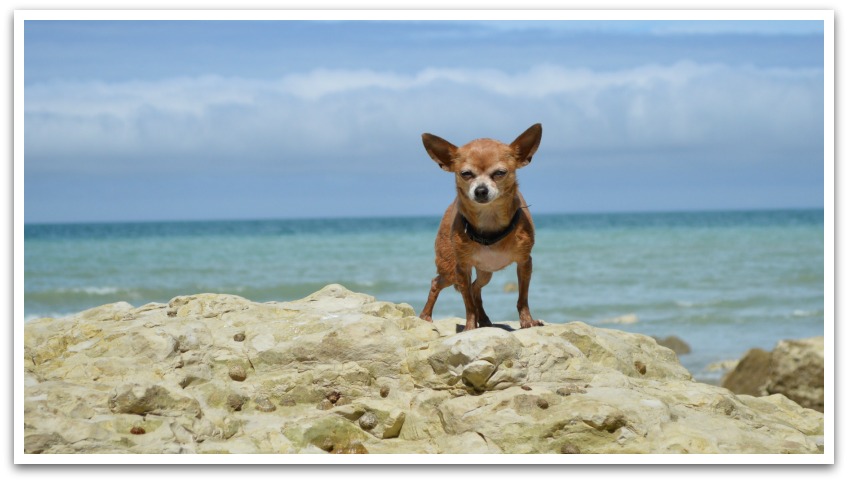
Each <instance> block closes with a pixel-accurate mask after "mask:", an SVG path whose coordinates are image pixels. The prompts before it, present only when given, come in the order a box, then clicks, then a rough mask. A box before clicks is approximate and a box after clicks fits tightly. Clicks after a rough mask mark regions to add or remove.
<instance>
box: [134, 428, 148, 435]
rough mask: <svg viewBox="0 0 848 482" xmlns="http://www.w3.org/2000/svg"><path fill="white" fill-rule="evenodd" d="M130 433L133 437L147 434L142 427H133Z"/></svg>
mask: <svg viewBox="0 0 848 482" xmlns="http://www.w3.org/2000/svg"><path fill="white" fill-rule="evenodd" d="M130 433H131V434H133V435H144V434H145V433H147V432H146V431H145V430H144V429H143V428H142V427H133V428H131V429H130Z"/></svg>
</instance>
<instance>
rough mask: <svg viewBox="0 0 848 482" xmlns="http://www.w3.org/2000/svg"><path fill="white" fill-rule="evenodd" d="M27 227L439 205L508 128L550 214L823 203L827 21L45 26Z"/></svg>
mask: <svg viewBox="0 0 848 482" xmlns="http://www.w3.org/2000/svg"><path fill="white" fill-rule="evenodd" d="M24 82H25V92H24V96H25V116H24V123H25V124H24V128H25V141H24V147H25V161H24V165H25V186H24V187H25V222H28V223H32V222H76V221H129V220H183V219H254V218H291V217H344V216H393V215H438V214H441V213H442V212H443V210H444V208H445V207H446V206H447V204H448V203H449V202H450V201H451V199H452V198H453V196H454V189H453V186H452V183H453V179H452V177H451V176H450V175H449V174H446V173H444V172H442V171H441V170H440V169H438V167H437V166H436V164H435V163H433V161H431V160H430V159H429V157H428V156H427V155H426V153H425V152H424V149H423V148H422V146H421V140H420V135H421V133H423V132H431V133H434V134H437V135H439V136H442V137H444V138H446V139H448V140H450V141H452V142H454V143H456V144H463V143H465V142H467V141H470V140H472V139H474V138H478V137H493V138H496V139H500V140H503V141H507V142H508V141H510V140H512V139H513V138H514V137H515V136H516V135H518V134H519V133H521V132H522V131H523V130H524V129H526V128H527V127H529V126H530V125H531V124H533V123H536V122H541V123H542V124H543V126H544V135H543V138H542V144H541V147H540V149H539V151H538V153H537V154H536V156H535V157H534V160H533V163H532V164H531V165H530V166H529V167H527V168H526V169H523V170H522V171H521V172H520V175H519V178H520V180H521V184H522V191H523V192H524V193H525V197H526V198H527V199H528V202H530V203H531V205H532V206H533V209H534V212H539V213H542V212H549V213H556V212H598V211H643V210H662V211H676V210H693V209H740V208H741V209H748V208H783V207H821V206H822V205H823V183H824V167H823V165H824V164H823V155H824V140H823V136H824V121H823V118H824V110H823V109H824V106H823V104H824V72H823V25H822V22H814V21H722V22H718V21H716V22H712V21H700V22H696V21H686V22H683V21H664V22H654V21H644V22H633V21H608V22H600V21H598V22H595V21H593V22H587V21H582V22H581V21H570V22H569V21H551V22H526V21H524V22H408V21H406V22H400V21H398V22H354V21H350V22H344V21H342V22H329V21H311V22H309V21H303V22H300V21H264V22H259V21H249V22H232V21H192V22H186V21H164V22H153V21H27V22H26V24H25V71H24Z"/></svg>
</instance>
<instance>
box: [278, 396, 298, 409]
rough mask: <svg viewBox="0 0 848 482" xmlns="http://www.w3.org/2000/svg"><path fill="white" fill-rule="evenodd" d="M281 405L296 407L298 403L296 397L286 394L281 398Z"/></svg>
mask: <svg viewBox="0 0 848 482" xmlns="http://www.w3.org/2000/svg"><path fill="white" fill-rule="evenodd" d="M280 405H282V406H284V407H294V406H295V405H297V403H296V402H295V401H294V398H292V397H289V396H286V397H283V398H281V399H280Z"/></svg>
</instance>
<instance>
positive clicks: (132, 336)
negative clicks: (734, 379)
mask: <svg viewBox="0 0 848 482" xmlns="http://www.w3.org/2000/svg"><path fill="white" fill-rule="evenodd" d="M462 326H464V321H463V320H460V319H455V318H454V319H445V320H438V321H436V322H435V323H428V322H425V321H422V320H420V319H419V318H417V317H416V316H415V314H414V312H413V310H412V308H411V307H410V306H408V305H403V304H400V305H397V304H392V303H387V302H382V301H377V300H375V299H374V298H373V297H370V296H367V295H363V294H357V293H352V292H350V291H348V290H346V289H345V288H343V287H341V286H339V285H330V286H327V287H325V288H324V289H322V290H320V291H318V292H317V293H314V294H313V295H311V296H308V297H306V298H304V299H301V300H297V301H292V302H271V303H255V302H251V301H248V300H246V299H243V298H240V297H237V296H231V295H214V294H200V295H194V296H181V297H177V298H174V299H173V300H171V301H170V303H168V304H148V305H144V306H141V307H139V308H134V307H132V306H130V305H128V304H126V303H115V304H111V305H106V306H101V307H99V308H95V309H92V310H88V311H85V312H82V313H79V314H77V315H74V316H71V317H68V318H62V319H41V320H36V321H32V322H30V323H28V324H27V325H26V328H25V336H24V337H25V356H26V358H25V363H24V365H25V371H26V375H25V385H26V386H25V400H24V423H25V428H24V431H25V439H24V442H25V451H26V452H28V453H562V454H577V453H581V454H586V453H820V452H821V451H822V444H823V437H822V436H823V417H822V414H820V413H818V412H815V411H813V410H808V409H804V408H801V407H800V406H798V405H797V404H796V403H794V402H792V401H790V400H788V399H787V398H786V397H784V396H783V395H771V396H768V397H759V398H757V397H752V396H746V395H734V394H733V393H731V392H730V391H729V390H726V389H724V388H721V387H716V386H711V385H705V384H700V383H696V382H694V381H693V380H692V378H691V376H690V375H689V373H688V372H687V371H686V370H685V369H684V368H683V367H682V366H681V365H680V364H679V363H678V361H677V357H676V356H675V354H674V352H672V351H671V350H670V349H667V348H664V347H662V346H659V345H658V344H657V343H656V342H655V341H654V340H653V339H652V338H650V337H647V336H643V335H638V334H630V333H625V332H621V331H616V330H609V329H601V328H594V327H591V326H589V325H586V324H584V323H580V322H572V323H567V324H553V323H548V324H546V325H545V326H543V327H537V328H532V329H526V330H520V329H518V324H517V323H514V322H513V323H502V324H497V325H496V327H493V328H483V329H478V330H474V331H470V332H459V333H457V331H459V330H461V327H462Z"/></svg>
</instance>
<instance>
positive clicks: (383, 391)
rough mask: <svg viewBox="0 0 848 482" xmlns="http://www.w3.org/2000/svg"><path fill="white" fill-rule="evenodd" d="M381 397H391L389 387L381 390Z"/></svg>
mask: <svg viewBox="0 0 848 482" xmlns="http://www.w3.org/2000/svg"><path fill="white" fill-rule="evenodd" d="M380 396H381V397H383V398H386V397H388V396H389V387H383V388H381V389H380Z"/></svg>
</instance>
